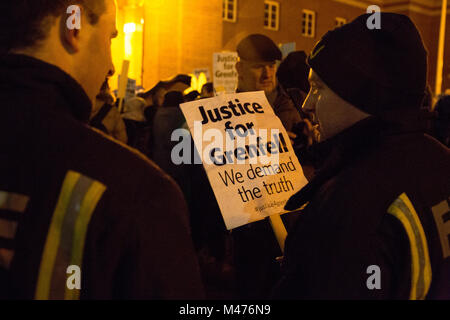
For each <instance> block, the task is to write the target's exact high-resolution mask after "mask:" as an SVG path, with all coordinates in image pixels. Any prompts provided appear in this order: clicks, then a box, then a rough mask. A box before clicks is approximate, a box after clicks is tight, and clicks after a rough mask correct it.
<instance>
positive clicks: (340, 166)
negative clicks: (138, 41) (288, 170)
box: [273, 111, 450, 299]
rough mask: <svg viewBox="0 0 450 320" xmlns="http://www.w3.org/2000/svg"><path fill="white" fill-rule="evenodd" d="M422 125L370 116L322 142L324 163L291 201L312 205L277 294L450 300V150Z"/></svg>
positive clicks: (289, 251)
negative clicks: (415, 126) (393, 122)
mask: <svg viewBox="0 0 450 320" xmlns="http://www.w3.org/2000/svg"><path fill="white" fill-rule="evenodd" d="M401 112H406V111H401ZM412 127H413V126H412V125H411V126H408V125H404V126H403V125H402V124H400V123H399V124H396V125H394V126H392V125H390V124H389V125H388V124H387V122H386V121H379V120H378V119H376V118H374V117H370V118H368V119H366V120H363V121H360V122H359V123H357V124H355V125H354V126H353V127H351V128H349V129H347V130H345V131H343V132H342V133H340V134H338V135H337V136H335V137H333V138H331V139H329V140H328V141H326V142H324V143H323V144H322V151H323V150H325V149H327V150H329V152H325V154H327V158H326V162H325V164H324V166H323V167H322V168H321V170H320V171H319V172H318V173H317V175H316V176H315V177H314V179H313V180H311V181H310V183H309V184H308V185H306V186H305V187H304V188H303V189H302V190H301V191H300V192H299V193H298V194H296V195H294V196H293V197H292V198H291V199H290V200H289V201H288V206H290V209H293V208H297V207H300V206H301V205H302V204H305V203H307V202H309V204H308V205H307V207H306V209H304V210H303V213H301V214H299V217H298V220H297V221H296V224H295V226H294V227H293V228H292V229H291V230H289V234H288V237H287V240H286V247H285V259H284V266H283V276H282V278H281V280H280V281H279V283H278V285H277V287H276V288H275V290H274V293H273V297H274V298H279V299H449V298H450V220H449V218H450V213H449V211H450V210H449V201H450V199H449V198H450V151H449V149H448V148H446V147H445V146H443V145H442V144H441V143H439V142H438V141H437V140H435V139H433V138H431V137H430V136H427V135H426V134H423V133H421V132H420V131H416V130H413V129H412Z"/></svg>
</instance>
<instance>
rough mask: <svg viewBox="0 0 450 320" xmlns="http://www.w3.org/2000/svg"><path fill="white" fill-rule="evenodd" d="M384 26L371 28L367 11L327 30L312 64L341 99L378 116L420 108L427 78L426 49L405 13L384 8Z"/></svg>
mask: <svg viewBox="0 0 450 320" xmlns="http://www.w3.org/2000/svg"><path fill="white" fill-rule="evenodd" d="M380 15H381V16H380V17H381V29H369V28H368V26H367V20H368V19H369V17H370V16H371V15H370V14H364V15H361V16H359V17H358V18H356V19H355V20H354V21H352V22H350V23H348V24H346V25H344V26H342V27H340V28H337V29H335V30H332V31H329V32H328V33H326V34H325V35H324V36H323V38H322V39H321V40H320V41H319V42H318V43H317V44H316V46H315V47H314V49H313V51H312V53H311V55H310V56H309V57H308V64H309V65H310V66H311V68H312V69H313V70H314V71H315V72H316V73H317V74H318V75H319V77H320V78H321V79H322V80H323V81H324V82H325V84H326V85H327V86H328V87H329V88H330V89H332V90H333V91H334V92H335V93H336V94H338V95H339V96H340V97H341V98H343V99H344V100H346V101H347V102H349V103H351V104H352V105H354V106H355V107H357V108H359V109H360V110H362V111H364V112H366V113H369V114H372V115H379V114H381V113H383V112H384V111H387V110H392V109H398V108H417V109H419V108H420V105H421V103H422V100H423V97H424V93H425V87H426V79H427V52H426V50H425V48H424V45H423V42H422V39H421V37H420V34H419V32H418V30H417V28H416V27H415V25H414V23H413V22H412V21H411V20H410V19H409V18H408V17H407V16H405V15H401V14H395V13H383V12H382V13H380Z"/></svg>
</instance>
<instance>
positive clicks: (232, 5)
mask: <svg viewBox="0 0 450 320" xmlns="http://www.w3.org/2000/svg"><path fill="white" fill-rule="evenodd" d="M222 7H223V10H222V18H223V20H224V21H228V22H236V16H237V0H223V2H222Z"/></svg>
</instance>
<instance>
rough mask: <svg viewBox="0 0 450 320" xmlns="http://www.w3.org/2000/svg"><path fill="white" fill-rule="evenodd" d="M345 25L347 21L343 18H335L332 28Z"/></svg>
mask: <svg viewBox="0 0 450 320" xmlns="http://www.w3.org/2000/svg"><path fill="white" fill-rule="evenodd" d="M346 23H347V19H345V18H340V17H337V18H336V19H335V20H334V26H335V27H336V28H337V27H341V26H343V25H344V24H346Z"/></svg>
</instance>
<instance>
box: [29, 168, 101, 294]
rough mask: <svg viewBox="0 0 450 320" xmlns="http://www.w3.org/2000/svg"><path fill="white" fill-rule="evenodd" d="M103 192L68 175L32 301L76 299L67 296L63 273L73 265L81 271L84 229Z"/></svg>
mask: <svg viewBox="0 0 450 320" xmlns="http://www.w3.org/2000/svg"><path fill="white" fill-rule="evenodd" d="M105 190H106V187H105V186H104V185H102V184H101V183H100V182H97V181H95V180H93V179H90V178H88V177H85V176H82V175H80V174H79V173H76V172H73V171H69V172H68V173H67V175H66V177H65V179H64V182H63V185H62V188H61V193H60V195H59V199H58V202H57V204H56V207H55V211H54V213H53V216H52V220H51V223H50V227H49V231H48V234H47V239H46V243H45V246H44V251H43V254H42V260H41V266H40V269H39V276H38V281H37V286H36V292H35V299H38V300H44V299H45V300H47V299H63V298H67V299H78V298H79V290H74V291H77V292H75V293H74V292H69V293H70V294H69V293H68V292H67V290H68V289H67V286H66V280H67V274H66V270H67V268H68V267H69V266H70V265H72V264H74V265H77V266H79V267H81V262H82V261H81V260H82V254H83V249H84V243H85V236H86V233H87V228H88V225H89V222H90V219H91V217H92V214H93V212H94V210H95V208H96V206H97V203H98V201H99V200H100V198H101V196H102V194H103V193H104V191H105ZM72 262H73V263H72Z"/></svg>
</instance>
